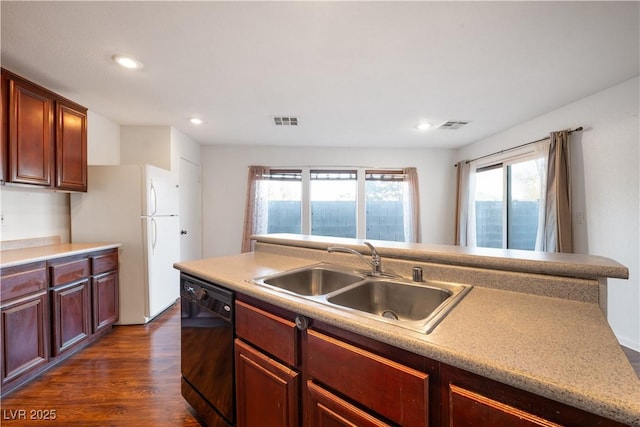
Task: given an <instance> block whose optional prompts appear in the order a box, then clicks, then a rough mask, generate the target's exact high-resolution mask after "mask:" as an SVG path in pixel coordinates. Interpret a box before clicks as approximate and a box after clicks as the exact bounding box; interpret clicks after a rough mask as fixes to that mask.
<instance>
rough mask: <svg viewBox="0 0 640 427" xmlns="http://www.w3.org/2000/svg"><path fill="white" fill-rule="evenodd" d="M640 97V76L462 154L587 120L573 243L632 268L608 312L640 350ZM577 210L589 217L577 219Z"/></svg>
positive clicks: (580, 137)
mask: <svg viewBox="0 0 640 427" xmlns="http://www.w3.org/2000/svg"><path fill="white" fill-rule="evenodd" d="M639 99H640V87H639V78H638V77H636V78H634V79H631V80H629V81H627V82H624V83H622V84H620V85H617V86H614V87H612V88H609V89H607V90H604V91H602V92H599V93H596V94H594V95H592V96H590V97H587V98H584V99H581V100H579V101H577V102H574V103H572V104H569V105H567V106H565V107H563V108H560V109H558V110H555V111H552V112H549V113H547V114H545V115H543V116H541V117H538V118H536V119H534V120H531V121H528V122H526V123H523V124H521V125H518V126H516V127H514V128H511V129H509V130H506V131H504V132H501V133H499V134H497V135H493V136H491V137H489V138H486V139H484V140H481V141H478V142H476V143H474V144H472V145H470V146H467V147H465V148H463V149H461V150H459V152H458V153H457V154H456V160H464V159H472V158H475V157H478V156H482V155H485V154H489V153H493V152H496V151H499V150H501V149H504V148H509V147H513V146H516V145H519V144H523V143H526V142H528V141H533V140H536V139H539V138H541V137H544V136H545V135H547V134H548V133H549V132H550V131H554V130H560V129H567V128H575V127H578V126H583V127H584V128H585V130H584V131H583V132H576V133H573V134H572V135H571V150H572V153H571V156H572V162H571V163H572V180H573V181H572V197H573V212H574V244H575V251H576V252H580V253H590V254H594V255H601V256H605V257H608V258H612V259H614V260H616V261H618V262H620V263H621V264H624V265H625V266H627V267H628V268H629V272H630V273H629V274H630V277H629V280H618V279H611V280H609V291H608V320H609V323H610V324H611V326H612V328H613V330H614V332H615V333H616V336H617V337H618V340H619V341H620V342H621V343H622V344H623V345H625V346H627V347H630V348H633V349H635V350H639V351H640V238H639V236H640V175H639V172H638V169H639V166H640V161H639V159H640V153H639V151H640V150H639V146H640V130H639V129H640V121H639V118H638V110H639V107H638V104H639ZM579 213H583V214H584V218H585V221H584V224H579V223H576V216H577V215H578V214H579ZM585 332H586V333H588V331H585Z"/></svg>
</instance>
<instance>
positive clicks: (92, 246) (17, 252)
mask: <svg viewBox="0 0 640 427" xmlns="http://www.w3.org/2000/svg"><path fill="white" fill-rule="evenodd" d="M120 246H122V244H121V243H105V242H98V243H60V244H55V245H48V246H35V247H32V248H25V249H12V250H8V251H0V268H7V267H14V266H17V265H22V264H29V263H32V262H38V261H46V260H50V259H56V258H62V257H66V256H73V255H81V254H84V253H87V252H97V251H103V250H107V249H114V248H119V247H120ZM7 259H8V261H7Z"/></svg>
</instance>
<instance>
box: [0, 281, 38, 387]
mask: <svg viewBox="0 0 640 427" xmlns="http://www.w3.org/2000/svg"><path fill="white" fill-rule="evenodd" d="M48 306H49V298H48V295H47V292H46V291H43V292H40V293H38V294H36V295H32V296H30V297H29V298H27V299H24V300H22V301H17V302H15V303H13V304H8V305H6V306H4V307H2V310H1V311H0V316H1V320H0V327H1V329H2V335H1V336H0V339H1V340H2V388H3V389H5V388H7V387H9V386H10V385H12V383H13V382H14V381H16V380H19V379H20V378H21V377H29V376H31V374H33V373H34V372H36V371H38V370H39V368H41V367H43V366H44V365H46V364H47V363H48V362H49V340H48V336H49V310H48Z"/></svg>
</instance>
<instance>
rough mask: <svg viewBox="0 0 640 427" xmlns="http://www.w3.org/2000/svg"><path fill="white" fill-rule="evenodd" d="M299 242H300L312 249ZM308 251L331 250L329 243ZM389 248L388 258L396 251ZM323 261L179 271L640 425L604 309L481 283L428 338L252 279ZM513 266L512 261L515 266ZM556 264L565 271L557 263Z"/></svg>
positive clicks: (279, 260)
mask: <svg viewBox="0 0 640 427" xmlns="http://www.w3.org/2000/svg"><path fill="white" fill-rule="evenodd" d="M261 237H262V236H261ZM266 240H268V243H279V244H283V245H285V246H286V245H287V242H286V240H287V239H283V240H281V241H280V242H277V241H276V240H277V239H276V240H274V239H272V238H268V239H262V238H259V241H262V242H264V241H266ZM294 240H296V239H294ZM297 240H298V243H296V245H300V246H306V245H303V244H302V243H301V241H300V239H297ZM301 240H304V239H301ZM354 242H355V241H352V243H353V244H357V242H355V243H354ZM374 244H375V243H374ZM294 246H295V245H294ZM306 247H313V248H317V249H322V247H324V248H326V242H324V243H321V244H319V245H316V244H315V243H314V244H311V245H309V246H306ZM398 251H400V248H398ZM410 251H412V252H413V254H414V255H417V252H418V251H419V248H418V246H412V247H411V249H410ZM285 252H286V251H285ZM302 252H303V251H301V253H302ZM380 252H381V253H382V254H383V256H384V253H388V250H381V251H380ZM400 252H401V251H400ZM300 256H305V255H304V254H302V255H300ZM425 257H427V258H428V257H429V254H425ZM414 259H415V257H414ZM562 259H563V262H562V263H563V264H565V265H566V266H568V267H567V268H569V270H571V269H575V266H573V267H571V266H570V265H569V264H571V263H570V260H571V257H566V256H565V257H562ZM576 259H577V260H578V264H580V263H584V262H587V261H588V256H584V257H577V258H576ZM600 261H601V262H602V263H603V264H604V265H602V266H601V267H594V269H593V270H592V271H591V273H593V274H595V276H600V275H602V271H607V270H608V269H611V268H613V271H617V272H618V274H620V275H623V276H624V274H625V273H624V271H623V270H626V268H625V267H624V266H621V265H620V264H617V263H615V262H614V261H611V260H608V261H607V259H606V258H602V259H601V260H600ZM317 262H319V261H318V260H317V259H310V258H308V257H307V258H301V257H296V256H291V254H287V255H281V254H277V253H272V252H270V251H261V250H257V252H252V253H248V254H241V255H233V256H225V257H217V258H210V259H202V260H196V261H189V262H182V263H177V264H176V265H175V266H176V268H178V269H179V270H181V271H183V272H185V273H187V274H191V275H194V276H197V277H200V278H203V279H206V280H210V281H213V282H216V283H219V284H220V285H223V286H227V287H228V288H230V289H233V290H235V291H237V292H241V293H244V294H246V295H250V296H252V297H255V298H259V299H261V300H263V301H265V302H268V303H271V304H274V305H276V306H279V307H282V308H285V309H288V310H290V311H293V312H296V313H299V314H302V315H305V316H308V317H310V318H312V319H317V320H319V321H323V322H326V323H329V324H332V325H335V326H338V327H341V328H343V329H346V330H349V331H352V332H355V333H358V334H361V335H363V336H367V337H370V338H373V339H376V340H378V341H381V342H385V343H387V344H390V345H393V346H396V347H399V348H402V349H405V350H408V351H411V352H414V353H417V354H420V355H422V356H425V357H429V358H431V359H434V360H437V361H439V362H442V363H446V364H449V365H451V366H455V367H458V368H461V369H465V370H468V371H470V372H473V373H476V374H479V375H482V376H485V377H487V378H490V379H493V380H496V381H500V382H502V383H505V384H508V385H511V386H514V387H517V388H520V389H523V390H526V391H529V392H532V393H535V394H538V395H540V396H544V397H547V398H550V399H553V400H556V401H558V402H562V403H565V404H567V405H570V406H574V407H576V408H580V409H583V410H585V411H587V412H591V413H595V414H598V415H601V416H604V417H606V418H610V419H613V420H616V421H619V422H623V423H625V424H629V425H635V426H640V380H639V379H638V377H637V375H636V373H635V372H634V370H633V368H632V367H631V365H630V364H629V362H628V360H627V359H626V356H625V355H624V353H623V351H622V349H621V348H620V345H619V343H618V341H617V340H616V337H615V336H614V334H613V332H612V330H611V328H610V327H609V325H608V323H607V320H606V318H605V316H604V315H603V313H602V312H601V310H600V308H599V307H598V304H597V303H593V302H581V301H572V300H567V299H562V298H554V297H548V296H540V295H532V294H527V293H521V292H513V291H507V290H500V289H492V288H490V287H483V286H474V288H473V289H472V290H471V291H470V292H469V294H467V295H466V296H465V297H464V298H463V299H462V301H461V302H460V303H459V304H458V305H457V306H456V307H455V308H454V309H453V310H452V311H451V312H450V313H449V314H448V315H447V316H446V317H445V318H444V320H443V321H442V322H441V323H440V324H439V325H438V326H437V327H436V328H435V329H434V330H433V332H431V333H430V334H424V333H419V332H413V331H410V330H406V329H404V328H400V327H397V326H395V325H390V324H386V323H383V322H379V321H375V320H372V319H367V318H364V317H358V316H354V315H352V314H349V313H347V312H343V311H341V310H338V309H335V308H332V307H328V306H325V305H322V304H319V303H316V302H312V301H309V300H306V299H304V298H302V297H297V296H295V295H291V294H288V293H285V292H279V291H277V290H271V289H266V288H265V287H260V286H258V285H255V284H253V283H252V281H251V279H252V278H254V277H260V276H265V275H268V274H273V273H277V272H281V271H285V270H290V269H293V268H299V267H304V266H308V265H312V264H316V263H317ZM384 262H385V260H384V259H383V263H384ZM495 262H498V261H495ZM514 262H515V261H514V258H513V257H512V258H511V259H509V260H507V261H506V263H511V264H513V263H514ZM527 262H529V261H527ZM383 265H384V264H383ZM527 268H531V265H529V267H527ZM552 268H554V269H557V268H558V265H555V266H553V267H552ZM567 268H561V269H562V270H563V271H567ZM599 268H601V269H599ZM591 273H590V274H591ZM627 274H628V273H627Z"/></svg>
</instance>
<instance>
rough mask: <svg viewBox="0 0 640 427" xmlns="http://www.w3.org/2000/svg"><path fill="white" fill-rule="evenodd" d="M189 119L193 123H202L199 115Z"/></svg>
mask: <svg viewBox="0 0 640 427" xmlns="http://www.w3.org/2000/svg"><path fill="white" fill-rule="evenodd" d="M189 121H190V122H191V124H192V125H201V124H202V119H199V118H197V117H191V118H190V119H189Z"/></svg>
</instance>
